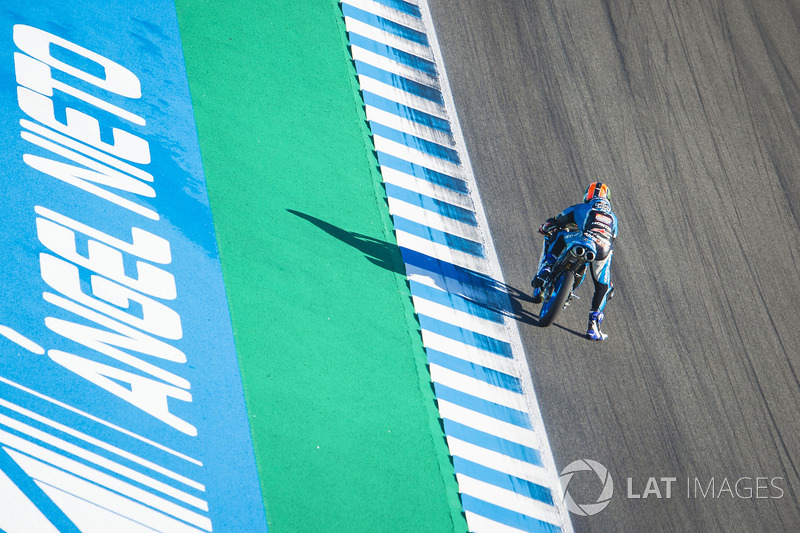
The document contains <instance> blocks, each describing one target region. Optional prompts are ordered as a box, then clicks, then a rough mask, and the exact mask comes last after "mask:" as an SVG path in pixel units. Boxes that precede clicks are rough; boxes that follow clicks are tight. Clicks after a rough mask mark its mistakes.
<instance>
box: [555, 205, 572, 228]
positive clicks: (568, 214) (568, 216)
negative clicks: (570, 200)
mask: <svg viewBox="0 0 800 533" xmlns="http://www.w3.org/2000/svg"><path fill="white" fill-rule="evenodd" d="M555 223H556V226H558V227H559V228H563V227H565V226H567V225H569V224H575V206H574V205H573V206H571V207H568V208H566V209H564V210H563V211H562V212H561V213H559V215H558V216H557V217H556V218H555Z"/></svg>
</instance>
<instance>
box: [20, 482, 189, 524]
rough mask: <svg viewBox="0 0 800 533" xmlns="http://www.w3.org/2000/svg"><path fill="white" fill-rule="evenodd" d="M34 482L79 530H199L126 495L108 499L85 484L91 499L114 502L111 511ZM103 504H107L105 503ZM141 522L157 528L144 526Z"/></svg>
mask: <svg viewBox="0 0 800 533" xmlns="http://www.w3.org/2000/svg"><path fill="white" fill-rule="evenodd" d="M36 484H37V485H39V487H40V488H41V489H42V490H43V491H44V493H45V494H46V495H47V496H48V497H49V498H50V499H51V500H53V503H55V504H56V505H57V506H58V507H60V508H61V510H62V511H64V514H66V515H67V517H68V518H69V519H70V520H72V523H73V524H75V527H76V528H77V529H78V530H79V531H81V532H82V533H108V532H109V531H113V532H114V533H172V532H173V531H175V533H183V532H186V533H193V532H198V533H199V532H200V531H201V530H199V529H195V528H193V527H190V526H188V525H186V524H183V523H180V522H177V521H171V520H172V519H169V520H165V518H167V517H166V516H165V515H162V514H161V513H157V512H155V511H152V510H151V509H148V508H147V507H144V506H141V507H139V506H138V504H134V503H133V502H132V501H130V500H128V499H127V498H122V497H119V496H116V495H111V496H110V498H109V495H107V494H105V491H104V490H103V489H94V488H93V487H89V489H90V491H91V492H92V493H93V496H94V497H95V498H98V497H100V495H101V494H102V495H103V496H105V499H106V500H108V499H110V500H112V501H114V505H111V506H110V507H111V508H113V509H114V510H113V511H112V510H110V509H106V508H105V507H101V506H99V505H95V504H94V503H92V502H88V501H86V500H85V499H83V498H82V497H80V496H75V495H74V494H70V493H69V492H66V491H63V490H61V489H57V488H55V487H53V486H51V485H47V484H46V483H42V482H40V481H37V482H36ZM73 490H76V489H73ZM81 496H85V495H83V494H82V495H81ZM115 500H116V501H115ZM106 505H109V504H108V503H106ZM128 509H130V510H128ZM140 509H141V510H143V511H144V512H143V513H142V514H141V516H139V515H136V513H137V511H139V510H140ZM119 512H127V514H130V515H132V516H136V519H132V518H126V517H125V516H123V515H122V514H119ZM142 522H145V523H147V524H149V525H151V526H153V527H157V528H158V529H153V528H151V527H147V526H145V525H144V524H142ZM171 528H174V529H171Z"/></svg>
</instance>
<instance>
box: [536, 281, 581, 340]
mask: <svg viewBox="0 0 800 533" xmlns="http://www.w3.org/2000/svg"><path fill="white" fill-rule="evenodd" d="M574 279H575V276H574V274H573V273H572V272H570V271H569V270H565V271H564V272H562V273H561V274H559V276H558V279H556V281H555V282H554V284H553V290H552V291H551V292H550V297H549V298H548V299H547V300H545V301H544V302H542V309H541V311H539V326H540V327H543V328H546V327H547V326H549V325H550V324H552V323H553V321H554V320H555V319H556V315H558V312H559V311H561V309H563V308H564V304H565V303H567V298H569V293H570V290H571V289H572V282H573V281H574Z"/></svg>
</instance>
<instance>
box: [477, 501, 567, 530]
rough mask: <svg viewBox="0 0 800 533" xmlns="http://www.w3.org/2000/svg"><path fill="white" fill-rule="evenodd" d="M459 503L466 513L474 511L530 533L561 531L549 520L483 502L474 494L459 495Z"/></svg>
mask: <svg viewBox="0 0 800 533" xmlns="http://www.w3.org/2000/svg"><path fill="white" fill-rule="evenodd" d="M461 504H462V505H463V507H464V510H465V511H466V512H468V513H474V514H476V515H479V516H483V517H486V518H488V519H490V520H494V521H495V522H500V523H501V524H505V525H507V526H510V527H515V528H517V529H520V530H522V531H528V532H530V533H560V532H561V528H560V527H558V526H556V525H554V524H550V523H549V522H545V521H543V520H539V519H536V518H533V517H531V516H528V515H524V514H522V513H517V512H514V511H509V510H508V509H506V508H504V507H500V506H498V505H494V504H491V503H489V502H485V501H483V500H480V499H478V498H475V497H474V496H470V495H469V494H462V495H461Z"/></svg>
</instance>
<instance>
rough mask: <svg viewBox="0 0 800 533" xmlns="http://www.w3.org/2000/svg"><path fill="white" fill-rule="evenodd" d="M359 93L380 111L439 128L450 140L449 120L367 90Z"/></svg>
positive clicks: (365, 100)
mask: <svg viewBox="0 0 800 533" xmlns="http://www.w3.org/2000/svg"><path fill="white" fill-rule="evenodd" d="M361 93H362V94H363V96H364V103H365V104H367V105H369V106H372V107H376V108H378V109H380V110H382V111H386V112H387V113H391V114H393V115H397V116H398V117H401V118H405V119H408V120H410V121H412V122H416V123H417V124H422V125H423V126H427V127H429V128H433V129H435V130H439V131H441V132H443V133H446V134H447V135H448V136H449V137H450V139H451V140H452V135H453V132H452V130H451V129H450V122H448V121H447V120H446V119H443V118H440V117H436V116H433V115H431V114H430V113H425V112H424V111H420V110H419V109H414V108H413V107H409V106H406V105H403V104H398V103H397V102H395V101H394V100H389V99H388V98H384V97H383V96H379V95H377V94H375V93H371V92H369V91H361Z"/></svg>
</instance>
